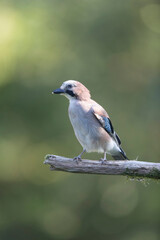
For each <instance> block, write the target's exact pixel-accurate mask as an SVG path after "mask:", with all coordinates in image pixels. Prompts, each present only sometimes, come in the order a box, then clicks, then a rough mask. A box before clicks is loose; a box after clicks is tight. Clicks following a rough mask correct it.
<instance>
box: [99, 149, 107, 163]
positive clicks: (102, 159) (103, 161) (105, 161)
mask: <svg viewBox="0 0 160 240" xmlns="http://www.w3.org/2000/svg"><path fill="white" fill-rule="evenodd" d="M100 161H101V164H102V165H103V164H106V163H107V158H106V152H104V158H101V159H100Z"/></svg>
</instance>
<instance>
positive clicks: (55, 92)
mask: <svg viewBox="0 0 160 240" xmlns="http://www.w3.org/2000/svg"><path fill="white" fill-rule="evenodd" d="M61 93H64V90H63V89H61V88H57V89H55V90H54V91H53V92H52V94H61Z"/></svg>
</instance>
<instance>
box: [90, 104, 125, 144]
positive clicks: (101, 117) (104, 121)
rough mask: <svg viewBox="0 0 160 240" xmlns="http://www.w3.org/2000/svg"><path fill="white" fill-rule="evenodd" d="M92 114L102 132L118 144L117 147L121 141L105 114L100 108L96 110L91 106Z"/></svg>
mask: <svg viewBox="0 0 160 240" xmlns="http://www.w3.org/2000/svg"><path fill="white" fill-rule="evenodd" d="M92 113H93V115H94V116H95V118H96V119H97V120H98V122H99V123H100V124H101V126H102V127H103V128H104V130H105V131H106V132H107V133H108V134H109V135H110V136H111V137H112V138H113V139H114V140H115V141H116V142H117V143H118V145H120V144H121V140H120V138H119V136H118V135H117V133H116V132H115V131H114V128H113V125H112V122H111V120H110V118H109V116H108V114H107V112H106V111H105V110H104V109H103V108H102V107H100V108H98V107H96V106H93V107H92Z"/></svg>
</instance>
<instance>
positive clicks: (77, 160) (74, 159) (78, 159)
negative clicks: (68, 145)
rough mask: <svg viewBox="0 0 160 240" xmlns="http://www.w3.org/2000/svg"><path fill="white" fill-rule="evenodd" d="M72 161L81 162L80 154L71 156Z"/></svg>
mask: <svg viewBox="0 0 160 240" xmlns="http://www.w3.org/2000/svg"><path fill="white" fill-rule="evenodd" d="M73 161H74V162H76V163H77V164H78V163H79V162H82V158H81V157H80V156H77V157H74V158H73Z"/></svg>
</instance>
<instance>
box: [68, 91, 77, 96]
mask: <svg viewBox="0 0 160 240" xmlns="http://www.w3.org/2000/svg"><path fill="white" fill-rule="evenodd" d="M66 93H67V94H69V95H70V96H72V97H75V96H76V94H74V93H73V92H72V91H71V90H67V91H66Z"/></svg>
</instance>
